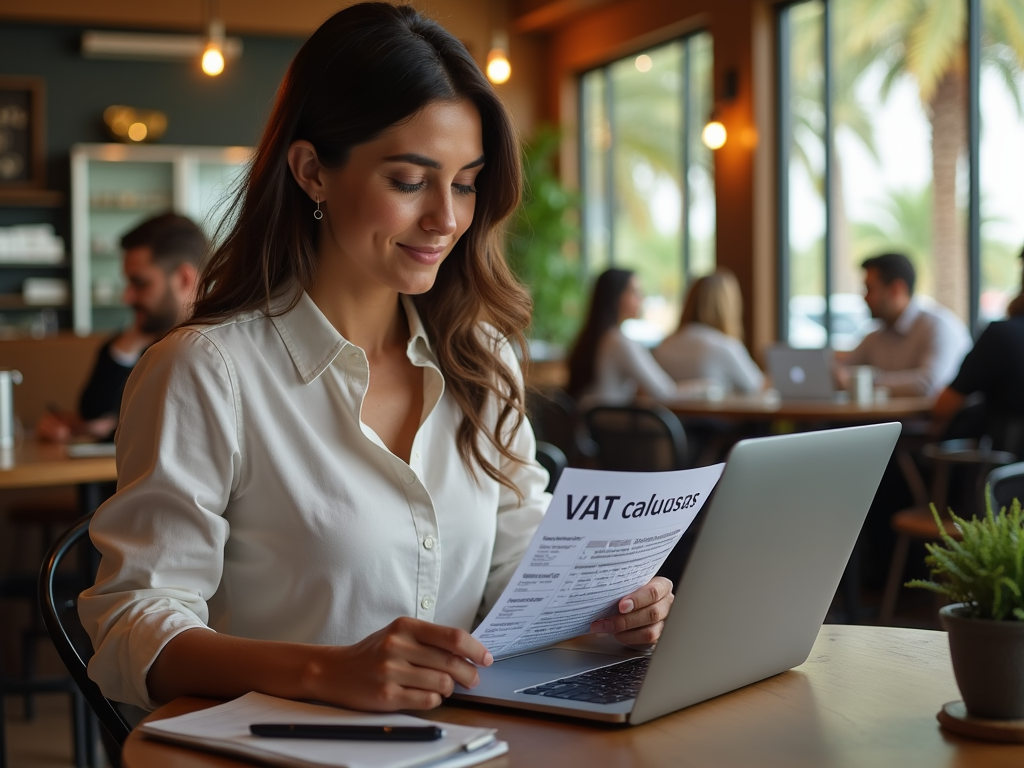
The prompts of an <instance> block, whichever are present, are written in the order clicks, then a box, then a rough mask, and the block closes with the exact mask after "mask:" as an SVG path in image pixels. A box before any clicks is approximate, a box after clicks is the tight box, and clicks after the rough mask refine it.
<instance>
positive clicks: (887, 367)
mask: <svg viewBox="0 0 1024 768" xmlns="http://www.w3.org/2000/svg"><path fill="white" fill-rule="evenodd" d="M861 267H863V269H864V301H865V302H866V303H867V305H868V309H870V310H871V316H872V317H873V318H875V319H877V320H880V321H881V326H880V327H879V328H877V329H876V330H874V331H872V332H871V333H869V334H868V335H867V336H865V337H864V338H863V339H862V340H861V342H860V344H858V345H857V347H856V348H855V349H853V350H852V351H851V352H848V353H846V354H840V353H837V359H838V361H839V363H840V364H839V365H838V366H837V367H836V371H835V376H836V381H837V384H838V385H839V387H840V388H841V389H849V387H850V370H849V369H850V367H851V366H855V365H870V366H873V367H874V368H875V369H876V373H875V386H878V387H885V388H887V389H888V390H889V392H890V393H891V394H892V395H895V396H897V397H899V396H905V397H934V396H935V395H937V394H938V393H939V391H940V390H941V389H942V387H943V386H944V385H945V384H946V383H948V382H949V381H951V380H952V379H953V376H954V375H955V374H956V371H957V368H958V367H959V365H960V361H961V360H963V358H964V355H965V354H967V350H968V349H970V347H971V337H970V334H969V333H968V332H967V328H966V327H965V326H964V324H963V323H962V322H961V321H960V320H959V318H957V317H956V315H954V314H953V313H952V312H951V311H950V310H948V309H946V308H945V307H943V306H940V305H938V304H928V305H926V304H924V303H922V302H921V301H920V300H919V299H917V298H915V296H914V285H915V282H916V273H915V271H914V265H913V264H912V263H911V262H910V259H908V258H907V257H906V256H905V255H903V254H902V253H883V254H880V255H878V256H873V257H871V258H870V259H866V260H864V261H863V262H862V263H861Z"/></svg>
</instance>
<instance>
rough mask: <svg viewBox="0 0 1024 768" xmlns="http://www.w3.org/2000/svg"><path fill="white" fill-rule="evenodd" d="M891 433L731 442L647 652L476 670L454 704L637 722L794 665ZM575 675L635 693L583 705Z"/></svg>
mask: <svg viewBox="0 0 1024 768" xmlns="http://www.w3.org/2000/svg"><path fill="white" fill-rule="evenodd" d="M899 434H900V425H899V424H896V423H892V424H877V425H871V426H865V427H851V428H848V429H835V430H827V431H822V432H805V433H802V434H794V435H783V436H781V437H766V438H759V439H754V440H744V441H742V442H740V443H737V445H736V446H735V447H734V448H733V450H732V452H731V453H730V454H729V459H728V461H727V463H726V467H725V473H724V474H723V475H722V479H721V480H719V482H718V486H717V487H716V488H715V491H714V495H713V497H712V499H711V500H710V501H709V502H708V506H707V507H706V510H705V512H706V516H705V518H704V522H703V526H702V528H701V530H700V533H699V535H698V537H697V542H696V544H695V545H694V548H693V552H692V554H691V556H690V560H689V562H688V563H687V566H686V569H685V572H684V574H683V578H682V579H681V581H680V583H679V585H678V588H677V589H676V599H675V602H674V603H673V606H672V611H671V613H670V614H669V617H668V619H667V621H666V622H665V631H664V633H663V634H662V637H661V641H660V642H659V643H658V645H657V647H656V648H655V650H654V652H653V653H652V654H650V655H649V656H637V655H636V654H629V652H628V651H627V650H626V649H621V650H617V651H616V652H615V654H614V655H613V654H602V653H590V652H587V651H580V650H570V649H565V648H550V649H545V650H541V651H534V652H532V653H528V654H523V655H522V656H515V657H512V658H508V659H503V660H501V661H498V662H495V663H494V664H493V665H492V666H490V667H487V668H483V667H481V668H480V670H479V672H480V684H479V685H477V687H475V688H473V689H472V690H469V689H466V688H462V687H458V686H457V687H456V691H455V694H454V696H455V697H456V698H459V699H465V700H470V701H479V702H485V703H489V704H499V705H502V706H509V707H515V708H518V709H528V710H535V711H540V712H553V713H557V714H562V715H571V716H575V717H584V718H589V719H593V720H603V721H609V722H629V723H633V724H636V723H643V722H646V721H647V720H651V719H653V718H655V717H659V716H661V715H664V714H667V713H669V712H673V711H675V710H677V709H681V708H683V707H687V706H689V705H691V704H696V703H697V702H700V701H704V700H705V699H709V698H711V697H713V696H717V695H719V694H722V693H726V692H727V691H731V690H734V689H736V688H740V687H742V686H744V685H748V684H750V683H753V682H756V681H758V680H763V679H764V678H766V677H770V676H771V675H774V674H777V673H779V672H784V671H785V670H787V669H790V668H792V667H795V666H797V665H799V664H802V663H803V662H804V661H805V660H806V659H807V656H808V654H809V653H810V651H811V646H812V645H813V643H814V640H815V638H816V637H817V634H818V630H819V629H820V627H821V623H822V621H824V618H825V613H826V612H827V611H828V607H829V605H830V603H831V601H832V597H833V595H834V594H835V591H836V587H837V586H838V585H839V579H840V577H841V576H842V574H843V570H844V569H845V567H846V563H847V561H848V560H849V558H850V553H851V552H852V551H853V545H854V544H855V543H856V541H857V535H858V533H859V532H860V528H861V525H862V524H863V522H864V517H865V516H866V514H867V510H868V506H869V505H870V504H871V500H872V498H873V497H874V495H875V490H876V489H877V487H878V483H879V480H880V479H881V477H882V472H883V471H884V470H885V466H886V463H887V462H888V460H889V455H890V454H891V453H892V450H893V447H894V446H895V444H896V438H897V437H898V436H899ZM629 655H632V656H633V658H628V659H626V662H627V663H626V665H625V668H624V667H623V666H622V665H621V663H622V662H623V661H624V658H623V657H624V656H629ZM644 666H646V667H647V669H646V670H644V669H642V667H644ZM579 673H584V674H586V675H587V676H589V677H593V676H597V677H605V678H610V677H616V676H618V677H626V678H629V677H630V676H633V677H636V678H638V679H639V681H640V685H639V690H638V691H636V692H634V693H631V694H622V693H621V692H620V693H612V692H611V691H615V690H621V684H620V683H614V682H613V683H607V682H606V683H604V684H602V685H603V686H604V687H603V688H600V687H599V688H598V689H597V693H595V694H588V695H587V696H585V697H581V696H580V695H577V694H573V693H572V691H573V687H574V686H575V688H584V686H582V685H581V684H580V682H579V678H575V679H569V680H564V678H565V676H567V675H568V676H572V675H577V674H579ZM556 681H559V682H556ZM602 690H604V691H606V693H604V694H602V693H601V691H602ZM584 699H587V700H584Z"/></svg>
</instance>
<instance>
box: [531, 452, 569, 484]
mask: <svg viewBox="0 0 1024 768" xmlns="http://www.w3.org/2000/svg"><path fill="white" fill-rule="evenodd" d="M537 463H538V464H540V465H541V466H542V467H544V469H546V470H547V471H548V487H547V488H546V490H547V492H548V493H551V492H552V491H553V490H555V485H556V484H557V483H558V478H559V477H561V475H562V470H563V469H565V468H566V467H567V466H569V460H568V459H567V458H566V457H565V454H564V453H563V452H562V449H561V448H559V447H558V446H557V445H552V444H551V443H545V442H544V441H543V440H538V441H537Z"/></svg>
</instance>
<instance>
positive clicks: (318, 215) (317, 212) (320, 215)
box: [313, 195, 324, 221]
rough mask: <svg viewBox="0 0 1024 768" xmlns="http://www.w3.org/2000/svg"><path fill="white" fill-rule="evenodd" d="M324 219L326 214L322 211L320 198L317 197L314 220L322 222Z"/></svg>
mask: <svg viewBox="0 0 1024 768" xmlns="http://www.w3.org/2000/svg"><path fill="white" fill-rule="evenodd" d="M323 217H324V212H323V211H321V210H320V196H319V195H317V196H316V210H315V211H313V218H314V219H316V220H317V221H320V219H322V218H323Z"/></svg>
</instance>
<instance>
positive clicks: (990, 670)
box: [907, 494, 1024, 720]
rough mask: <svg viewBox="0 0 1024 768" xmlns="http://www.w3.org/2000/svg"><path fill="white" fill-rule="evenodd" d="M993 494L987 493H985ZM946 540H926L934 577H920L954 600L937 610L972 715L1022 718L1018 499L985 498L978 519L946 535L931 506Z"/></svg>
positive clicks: (1023, 518) (1022, 573)
mask: <svg viewBox="0 0 1024 768" xmlns="http://www.w3.org/2000/svg"><path fill="white" fill-rule="evenodd" d="M987 495H988V494H986V496H987ZM932 514H934V515H935V522H936V523H937V524H938V526H939V531H941V532H942V541H941V542H939V543H934V544H928V545H926V546H927V549H928V556H927V557H926V558H925V563H927V565H928V567H929V570H930V571H931V576H932V579H931V580H930V581H925V580H921V579H916V580H914V581H910V582H908V583H907V586H909V587H923V588H925V589H930V590H932V591H933V592H937V593H938V594H940V595H943V596H944V597H946V598H948V599H949V600H950V601H951V602H952V603H953V604H952V605H947V606H945V607H944V608H942V609H941V610H940V611H939V618H940V620H941V622H942V626H943V628H945V630H946V631H947V632H948V633H949V650H950V655H951V656H952V660H953V672H954V674H955V675H956V682H957V685H958V686H959V688H960V693H961V694H963V697H964V705H965V706H966V708H967V713H968V714H969V715H970V716H971V717H975V718H984V719H989V720H1024V527H1022V526H1024V514H1022V512H1021V504H1020V500H1019V499H1014V500H1013V504H1012V505H1011V506H1010V508H1009V509H1008V510H1007V509H1003V510H1002V511H1001V513H1000V514H995V513H994V512H993V511H992V505H991V502H989V503H987V504H986V512H985V515H984V516H983V517H981V518H973V519H971V520H964V519H962V518H960V517H957V516H956V515H955V514H953V513H952V512H950V516H951V517H952V519H953V522H954V523H956V525H957V527H958V528H959V529H960V533H961V536H962V539H961V540H960V541H957V540H956V539H954V538H953V537H952V536H950V535H949V534H947V533H946V532H945V530H944V528H943V526H942V524H941V521H940V520H939V515H938V512H937V511H936V510H935V506H934V505H933V506H932Z"/></svg>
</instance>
